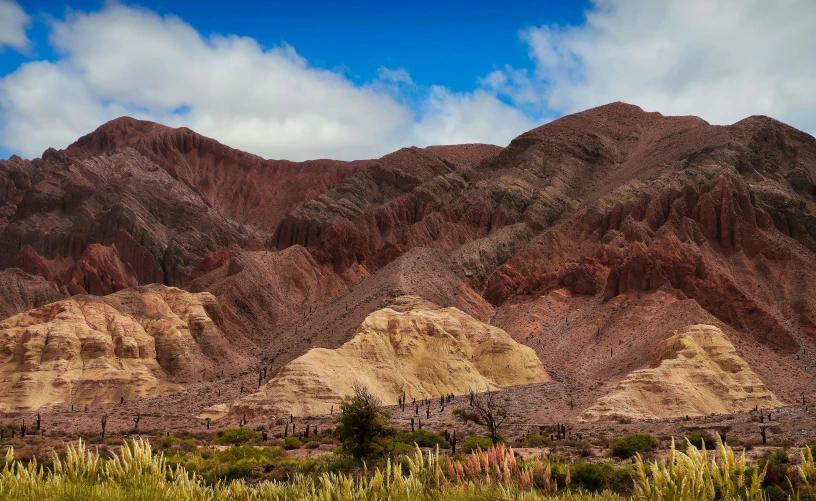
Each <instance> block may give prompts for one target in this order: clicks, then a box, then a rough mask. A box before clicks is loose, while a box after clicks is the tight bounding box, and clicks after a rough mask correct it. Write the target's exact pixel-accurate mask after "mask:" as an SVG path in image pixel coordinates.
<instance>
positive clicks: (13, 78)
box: [0, 0, 816, 160]
mask: <svg viewBox="0 0 816 501" xmlns="http://www.w3.org/2000/svg"><path fill="white" fill-rule="evenodd" d="M813 26H816V2H814V1H813V0H778V1H777V2H768V1H765V0H587V1H582V2H569V1H565V0H561V1H549V0H538V1H528V0H519V1H513V0H507V1H504V2H496V1H491V2H488V1H481V0H470V1H463V0H456V1H442V0H437V1H426V0H416V1H413V2H381V1H380V2H373V1H368V0H363V1H357V2H331V1H327V0H301V1H291V0H290V1H286V2H281V1H268V2H238V1H233V2H214V1H209V0H199V1H195V2H194V1H190V0H181V1H167V0H158V1H144V2H117V1H94V0H67V1H66V0H40V1H36V2H35V1H27V0H0V158H7V157H8V156H10V155H12V154H17V155H20V156H23V157H25V158H34V157H37V156H40V155H41V154H42V152H43V151H44V150H45V149H46V148H48V147H56V148H65V147H66V146H68V145H69V144H70V143H72V142H73V141H74V140H76V139H77V138H78V137H80V136H81V135H83V134H87V133H88V132H91V131H92V130H94V129H95V128H96V127H98V126H99V125H101V124H103V123H104V122H106V121H108V120H111V119H113V118H116V117H118V116H122V115H128V116H133V117H136V118H141V119H146V120H153V121H156V122H160V123H163V124H166V125H169V126H173V127H179V126H186V127H190V128H191V129H193V130H195V131H197V132H199V133H202V134H205V135H207V136H210V137H213V138H215V139H217V140H219V141H221V142H223V143H225V144H227V145H229V146H232V147H236V148H240V149H242V150H245V151H249V152H252V153H255V154H258V155H261V156H263V157H265V158H288V159H291V160H305V159H311V158H337V159H346V160H348V159H355V158H376V157H379V156H381V155H383V154H386V153H388V152H390V151H394V150H396V149H398V148H400V147H404V146H412V145H415V146H427V145H431V144H452V143H467V142H486V143H493V144H498V145H502V146H504V145H506V144H508V143H509V142H510V141H511V140H512V139H513V138H514V137H516V136H518V135H519V134H521V133H523V132H525V131H527V130H529V129H531V128H534V127H537V126H539V125H542V124H544V123H547V122H548V121H551V120H553V119H556V118H558V117H561V116H563V115H565V114H569V113H574V112H577V111H581V110H584V109H587V108H591V107H594V106H599V105H602V104H606V103H609V102H613V101H625V102H629V103H632V104H636V105H638V106H640V107H642V108H643V109H645V110H647V111H659V112H661V113H663V114H671V115H697V116H700V117H702V118H704V119H706V120H708V121H709V122H711V123H714V124H730V123H734V122H736V121H738V120H740V119H742V118H745V117H747V116H750V115H758V114H762V115H770V116H772V117H774V118H777V119H779V120H782V121H784V122H787V123H789V124H791V125H793V126H795V127H797V128H800V129H802V130H805V131H806V132H809V133H811V134H814V133H816V92H813V89H816V57H814V54H816V30H813V29H812V27H813Z"/></svg>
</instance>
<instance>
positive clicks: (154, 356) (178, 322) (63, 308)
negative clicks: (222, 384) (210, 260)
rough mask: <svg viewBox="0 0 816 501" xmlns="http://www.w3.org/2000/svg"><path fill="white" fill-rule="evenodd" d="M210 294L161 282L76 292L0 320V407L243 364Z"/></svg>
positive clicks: (175, 380)
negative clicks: (103, 292)
mask: <svg viewBox="0 0 816 501" xmlns="http://www.w3.org/2000/svg"><path fill="white" fill-rule="evenodd" d="M215 312H217V307H216V304H215V298H214V297H213V296H212V295H210V294H206V293H205V294H190V293H188V292H184V291H181V290H179V289H173V288H167V287H164V286H150V287H145V288H138V289H129V290H128V291H123V292H121V293H118V294H112V295H110V296H107V297H106V298H104V299H96V298H93V297H89V296H80V297H78V298H76V299H67V300H63V301H57V302H54V303H51V304H48V305H46V306H43V307H40V308H37V309H33V310H29V311H27V312H24V313H20V314H18V315H15V316H12V317H10V318H7V319H6V320H4V321H2V322H0V374H1V375H2V376H0V377H1V378H2V383H0V385H2V386H3V391H2V392H0V393H2V396H0V409H2V410H3V411H5V412H8V411H17V410H36V409H39V408H40V407H42V406H55V405H57V406H58V405H62V406H67V405H71V404H75V405H88V404H99V403H107V402H115V401H118V400H119V398H120V397H124V398H125V399H126V400H130V399H133V398H145V397H153V396H158V395H164V394H168V393H173V392H178V391H181V390H182V388H183V387H182V386H181V384H186V383H188V382H193V381H197V380H201V379H202V378H203V379H207V378H212V377H214V375H215V374H216V373H217V372H219V371H221V370H223V367H224V365H228V366H230V368H231V369H235V368H237V369H240V368H242V367H243V366H245V361H246V360H247V358H246V356H247V354H246V353H241V351H240V350H239V349H238V348H237V347H236V346H234V345H233V343H234V342H235V341H239V340H238V339H235V338H233V339H229V338H228V337H226V336H225V335H224V334H223V333H222V332H221V331H220V330H219V329H218V327H217V326H216V325H215V324H214V323H213V321H212V318H211V316H210V315H211V313H215Z"/></svg>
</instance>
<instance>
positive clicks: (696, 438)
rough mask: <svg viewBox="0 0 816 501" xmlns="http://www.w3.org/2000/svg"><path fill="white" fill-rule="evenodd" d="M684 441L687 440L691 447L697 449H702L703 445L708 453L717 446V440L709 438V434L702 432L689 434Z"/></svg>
mask: <svg viewBox="0 0 816 501" xmlns="http://www.w3.org/2000/svg"><path fill="white" fill-rule="evenodd" d="M686 440H688V441H689V443H691V445H693V446H694V447H696V448H698V449H702V448H703V445H705V448H706V450H709V451H710V450H713V449H714V447H716V446H717V440H716V439H715V438H714V437H713V436H711V434H710V433H708V432H707V431H704V430H697V431H693V432H691V433H689V434H688V435H687V436H686ZM678 445H679V444H678Z"/></svg>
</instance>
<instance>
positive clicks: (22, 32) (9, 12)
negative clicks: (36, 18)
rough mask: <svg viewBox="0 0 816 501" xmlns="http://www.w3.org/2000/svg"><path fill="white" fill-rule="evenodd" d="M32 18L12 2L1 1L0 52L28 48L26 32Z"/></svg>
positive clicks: (7, 0)
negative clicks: (9, 48)
mask: <svg viewBox="0 0 816 501" xmlns="http://www.w3.org/2000/svg"><path fill="white" fill-rule="evenodd" d="M30 24H31V18H30V17H29V16H28V15H27V14H26V13H25V11H24V10H23V9H22V8H21V7H20V6H19V5H18V4H17V3H16V2H13V1H12V0H0V50H2V49H3V48H4V47H11V48H12V49H16V50H18V51H24V50H26V49H27V48H28V45H29V44H28V37H27V36H26V30H27V29H28V27H29V25H30Z"/></svg>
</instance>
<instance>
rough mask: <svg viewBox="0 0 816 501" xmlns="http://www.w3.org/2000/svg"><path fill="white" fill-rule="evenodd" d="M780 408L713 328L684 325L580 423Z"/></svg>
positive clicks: (776, 401) (583, 415)
mask: <svg viewBox="0 0 816 501" xmlns="http://www.w3.org/2000/svg"><path fill="white" fill-rule="evenodd" d="M782 405H783V404H782V402H780V401H779V400H777V398H776V396H775V395H774V394H773V393H771V392H770V391H769V390H768V389H767V388H766V387H765V384H764V383H763V382H762V381H761V380H760V379H759V377H758V376H757V375H756V374H755V373H754V371H753V370H752V369H751V367H750V366H749V365H748V364H747V363H746V362H745V360H743V359H742V358H740V357H739V355H737V352H736V350H735V349H734V345H732V344H731V342H730V341H729V340H728V339H727V338H726V337H725V334H723V332H722V331H721V330H720V329H719V328H717V327H714V326H712V325H689V326H687V327H685V328H683V329H680V330H679V331H677V332H676V333H674V334H673V335H672V336H670V337H668V338H666V339H665V340H664V341H663V342H661V343H660V344H659V345H658V347H657V350H656V353H655V356H654V358H653V360H652V363H651V366H650V367H648V368H646V369H641V370H637V371H634V372H632V373H630V374H629V375H628V376H626V377H625V378H624V379H623V380H622V381H620V383H618V385H617V386H616V387H615V389H614V390H613V391H612V392H611V393H609V394H608V395H605V396H603V397H601V398H600V399H598V401H597V402H596V403H595V404H594V405H593V406H592V407H590V408H589V409H587V410H586V411H584V413H583V414H582V415H581V419H582V420H584V421H595V420H600V419H612V418H619V417H624V418H630V419H661V418H672V417H682V416H702V415H707V414H727V413H732V412H744V411H749V410H752V409H754V408H755V407H756V406H759V407H760V408H764V409H768V408H775V407H781V406H782Z"/></svg>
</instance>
